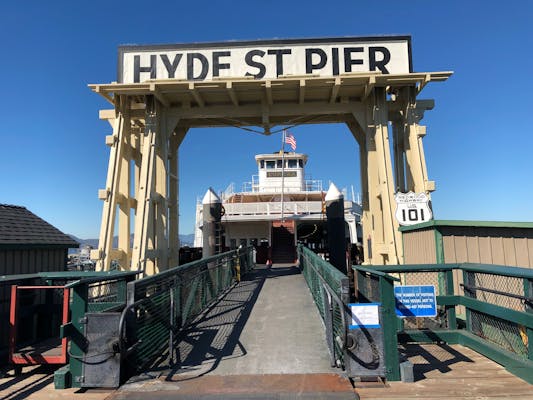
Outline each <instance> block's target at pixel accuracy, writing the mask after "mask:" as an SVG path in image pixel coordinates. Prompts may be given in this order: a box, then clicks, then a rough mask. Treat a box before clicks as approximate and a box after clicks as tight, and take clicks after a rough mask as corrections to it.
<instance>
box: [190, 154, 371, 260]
mask: <svg viewBox="0 0 533 400" xmlns="http://www.w3.org/2000/svg"><path fill="white" fill-rule="evenodd" d="M255 160H256V162H257V168H258V174H257V175H254V176H252V180H251V182H246V183H244V184H243V188H242V191H240V192H236V191H235V189H234V185H233V184H232V185H230V186H229V187H228V188H227V189H226V190H225V191H224V192H223V193H222V194H221V200H222V205H223V210H224V211H223V212H224V215H223V217H222V226H223V230H224V244H225V247H226V248H235V247H238V246H240V245H249V244H252V245H254V246H256V248H257V249H258V253H257V255H258V262H261V261H262V260H263V259H272V260H273V261H274V262H289V261H293V260H294V248H295V245H296V244H297V243H298V242H302V243H304V244H306V245H307V246H309V247H310V248H311V249H314V250H315V251H317V252H322V251H324V252H327V239H326V238H327V233H326V215H325V201H324V198H325V195H326V192H325V190H324V188H323V187H322V181H319V180H311V179H306V176H305V165H306V163H307V160H308V157H307V155H306V154H301V153H294V152H285V153H282V152H276V153H271V154H258V155H256V156H255ZM344 198H345V201H344V210H345V214H344V215H345V222H346V224H345V227H346V245H347V246H348V245H350V244H357V243H358V242H359V240H360V233H358V232H360V229H359V228H360V226H359V223H360V216H361V205H360V204H359V203H358V202H356V201H355V200H354V199H352V200H346V199H347V196H346V194H344ZM202 221H203V217H202V204H201V203H199V204H198V205H197V209H196V229H195V242H194V245H195V247H202V244H203V243H202V231H201V229H202Z"/></svg>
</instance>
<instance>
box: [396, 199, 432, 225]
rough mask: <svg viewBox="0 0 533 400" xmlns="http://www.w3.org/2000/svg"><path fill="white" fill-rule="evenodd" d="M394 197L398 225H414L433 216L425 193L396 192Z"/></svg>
mask: <svg viewBox="0 0 533 400" xmlns="http://www.w3.org/2000/svg"><path fill="white" fill-rule="evenodd" d="M394 199H395V200H396V206H397V207H396V219H397V220H398V223H399V224H400V225H403V226H409V225H415V224H419V223H421V222H426V221H429V220H430V219H432V218H433V213H432V212H431V208H430V207H429V197H428V196H427V195H426V194H425V193H413V192H409V193H396V194H395V195H394Z"/></svg>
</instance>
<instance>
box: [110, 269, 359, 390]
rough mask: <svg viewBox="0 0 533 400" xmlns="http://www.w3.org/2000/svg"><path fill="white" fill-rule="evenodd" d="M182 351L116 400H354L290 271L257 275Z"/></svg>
mask: <svg viewBox="0 0 533 400" xmlns="http://www.w3.org/2000/svg"><path fill="white" fill-rule="evenodd" d="M179 343H180V344H179V349H178V350H177V351H176V354H175V363H174V364H173V365H171V364H170V363H168V365H167V366H166V368H164V369H161V370H160V372H157V371H152V372H150V373H148V374H146V376H144V377H136V379H133V380H131V381H130V382H129V383H127V384H126V385H124V386H123V387H121V389H120V390H119V391H118V392H117V393H116V394H115V395H114V398H115V399H122V398H127V399H137V398H138V399H141V398H146V396H147V393H146V392H150V394H149V396H150V397H151V398H161V399H164V398H172V396H179V398H183V399H188V398H191V399H192V398H195V399H215V398H216V399H283V398H300V399H350V398H354V397H353V396H354V394H353V393H354V392H353V388H352V386H351V384H350V382H349V381H348V380H347V379H345V378H343V377H341V376H339V373H341V372H342V371H341V370H339V369H337V368H332V367H331V366H330V360H329V353H328V349H327V346H326V343H325V334H324V326H323V324H322V320H321V318H320V315H319V314H318V310H317V309H316V306H315V304H314V302H313V299H312V297H311V294H310V292H309V289H308V287H307V284H306V282H305V280H304V278H303V276H302V275H301V273H300V270H299V268H297V267H295V266H292V265H291V264H281V265H277V266H275V267H272V268H270V269H268V268H265V267H258V268H257V269H256V270H255V271H253V272H252V273H251V274H249V275H248V276H247V277H246V278H245V280H243V281H242V282H241V283H239V284H238V285H237V286H235V287H234V288H233V289H232V290H231V291H230V292H228V293H227V294H226V295H225V296H224V297H223V298H222V299H221V301H219V302H218V303H217V304H216V305H215V306H213V307H212V308H211V309H209V310H208V311H207V312H206V313H205V314H204V315H202V316H200V317H199V318H197V320H196V321H194V323H193V324H192V325H191V326H190V327H189V329H187V330H186V331H185V332H184V333H183V335H182V337H180V339H179ZM167 362H168V360H167Z"/></svg>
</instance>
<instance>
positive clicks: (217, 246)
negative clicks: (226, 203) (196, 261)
mask: <svg viewBox="0 0 533 400" xmlns="http://www.w3.org/2000/svg"><path fill="white" fill-rule="evenodd" d="M202 205H203V217H204V218H203V227H202V234H203V239H204V240H203V242H204V244H203V249H202V252H203V253H202V257H203V258H207V257H211V256H213V255H215V254H217V253H220V250H221V245H222V244H221V243H220V240H221V235H220V232H219V230H220V220H221V218H222V203H221V201H220V198H219V197H218V196H217V195H216V193H215V192H214V191H213V189H212V188H209V189H208V190H207V192H206V193H205V196H204V198H203V200H202Z"/></svg>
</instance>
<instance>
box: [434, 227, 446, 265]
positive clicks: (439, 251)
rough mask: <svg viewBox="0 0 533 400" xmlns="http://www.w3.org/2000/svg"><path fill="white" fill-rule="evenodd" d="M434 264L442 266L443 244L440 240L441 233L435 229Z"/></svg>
mask: <svg viewBox="0 0 533 400" xmlns="http://www.w3.org/2000/svg"><path fill="white" fill-rule="evenodd" d="M433 232H434V233H435V262H436V263H437V264H444V243H443V240H442V233H441V232H440V231H439V230H438V229H435V230H434V231H433Z"/></svg>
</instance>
